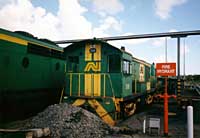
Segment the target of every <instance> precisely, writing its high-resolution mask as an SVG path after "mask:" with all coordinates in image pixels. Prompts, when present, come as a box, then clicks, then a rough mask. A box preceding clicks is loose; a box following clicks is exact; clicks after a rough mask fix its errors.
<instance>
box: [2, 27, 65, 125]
mask: <svg viewBox="0 0 200 138" xmlns="http://www.w3.org/2000/svg"><path fill="white" fill-rule="evenodd" d="M65 64H66V62H65V58H64V50H63V48H60V47H58V45H56V44H55V43H53V42H50V41H48V40H44V39H38V38H36V37H34V36H32V35H31V34H29V33H26V32H19V31H18V32H10V31H7V30H4V29H0V121H3V120H5V118H7V117H8V116H9V117H12V118H13V117H16V119H18V117H19V118H23V117H27V115H28V116H30V115H32V113H36V112H38V111H41V110H42V109H44V108H45V107H46V106H48V105H50V104H53V103H58V102H59V97H60V93H61V91H62V88H63V85H64V80H65V78H64V72H65ZM13 114H14V116H13ZM17 116H18V117H17Z"/></svg>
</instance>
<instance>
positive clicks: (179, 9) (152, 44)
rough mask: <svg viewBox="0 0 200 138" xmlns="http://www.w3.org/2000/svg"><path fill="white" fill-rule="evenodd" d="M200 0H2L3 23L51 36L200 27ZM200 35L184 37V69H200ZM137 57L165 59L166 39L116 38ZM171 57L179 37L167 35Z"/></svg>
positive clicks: (173, 58)
mask: <svg viewBox="0 0 200 138" xmlns="http://www.w3.org/2000/svg"><path fill="white" fill-rule="evenodd" d="M199 13H200V1H199V0H7V1H5V0H0V27H1V28H4V29H8V30H11V31H15V30H23V31H28V32H30V33H32V34H33V35H35V36H38V37H42V38H49V39H51V40H68V39H80V38H93V37H106V36H117V35H128V34H144V33H157V32H169V31H186V30H200V18H199ZM199 38H200V36H191V37H187V38H185V40H184V39H182V40H181V48H182V51H181V74H183V64H182V63H183V55H184V52H183V47H184V41H185V57H186V61H185V62H186V74H200V62H199V61H198V60H199V58H200V55H199V51H200V39H199ZM110 43H111V44H113V45H115V46H117V47H120V46H122V45H123V46H125V47H126V49H127V50H128V51H129V52H131V53H132V54H133V56H135V57H137V58H140V59H143V60H146V61H148V62H150V63H152V62H164V61H165V54H164V53H165V38H156V39H143V40H126V41H113V42H110ZM167 46H168V55H167V56H168V61H169V62H176V39H171V38H167Z"/></svg>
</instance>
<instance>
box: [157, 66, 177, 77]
mask: <svg viewBox="0 0 200 138" xmlns="http://www.w3.org/2000/svg"><path fill="white" fill-rule="evenodd" d="M156 76H176V63H157V64H156Z"/></svg>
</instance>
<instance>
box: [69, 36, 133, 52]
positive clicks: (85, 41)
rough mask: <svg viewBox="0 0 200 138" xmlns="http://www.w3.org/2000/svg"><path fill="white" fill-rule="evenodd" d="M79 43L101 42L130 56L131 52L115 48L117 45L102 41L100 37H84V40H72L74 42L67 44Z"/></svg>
mask: <svg viewBox="0 0 200 138" xmlns="http://www.w3.org/2000/svg"><path fill="white" fill-rule="evenodd" d="M79 43H94V44H95V43H101V44H106V45H108V46H110V47H112V48H114V49H116V50H118V51H119V52H122V53H127V54H129V55H130V56H132V54H131V53H129V52H127V51H124V50H121V49H119V48H117V47H115V46H113V45H111V44H109V43H107V42H106V41H103V40H100V39H96V38H94V39H86V40H81V41H78V42H74V43H72V44H70V45H69V46H70V47H71V46H73V45H74V44H79ZM69 46H67V47H66V48H68V47H69Z"/></svg>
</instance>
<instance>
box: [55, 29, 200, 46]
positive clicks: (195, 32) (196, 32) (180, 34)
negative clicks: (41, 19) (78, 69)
mask: <svg viewBox="0 0 200 138" xmlns="http://www.w3.org/2000/svg"><path fill="white" fill-rule="evenodd" d="M190 35H200V30H192V31H180V32H165V33H152V34H140V35H126V36H114V37H101V38H95V39H97V40H103V41H117V40H127V39H144V38H158V37H172V38H177V37H186V36H190ZM91 39H93V38H87V39H73V40H60V41H54V42H55V43H56V44H67V43H76V42H80V41H83V40H91Z"/></svg>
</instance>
